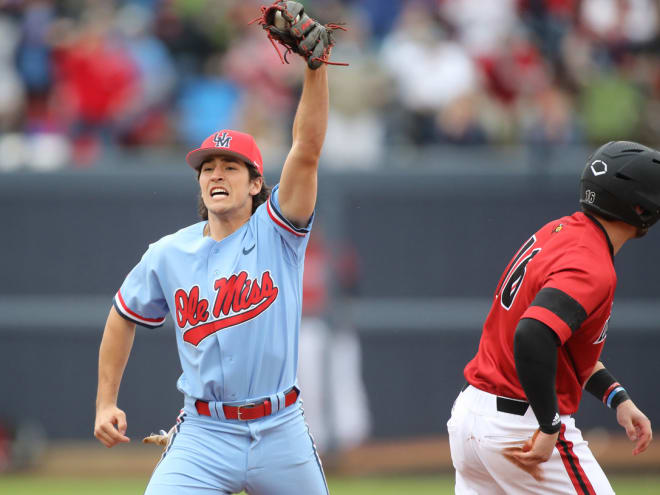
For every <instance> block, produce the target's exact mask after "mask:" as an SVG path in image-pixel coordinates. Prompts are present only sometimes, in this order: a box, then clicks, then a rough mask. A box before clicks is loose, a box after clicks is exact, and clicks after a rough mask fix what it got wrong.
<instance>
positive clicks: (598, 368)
mask: <svg viewBox="0 0 660 495" xmlns="http://www.w3.org/2000/svg"><path fill="white" fill-rule="evenodd" d="M602 369H605V365H604V364H603V363H602V362H601V361H597V362H596V365H595V366H594V369H593V370H592V371H591V374H590V375H589V378H587V379H586V380H585V382H584V385H585V386H586V385H587V383H589V380H590V379H591V377H592V376H594V375H595V374H596V372H598V371H600V370H602Z"/></svg>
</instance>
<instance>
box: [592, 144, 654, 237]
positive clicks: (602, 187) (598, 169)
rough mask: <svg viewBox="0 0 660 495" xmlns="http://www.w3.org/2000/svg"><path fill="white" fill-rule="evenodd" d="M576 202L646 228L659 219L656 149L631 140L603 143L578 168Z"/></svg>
mask: <svg viewBox="0 0 660 495" xmlns="http://www.w3.org/2000/svg"><path fill="white" fill-rule="evenodd" d="M580 204H581V205H582V208H583V209H584V210H586V211H588V212H593V213H595V214H596V215H601V216H603V217H605V218H607V219H613V220H620V221H622V222H625V223H628V224H630V225H634V226H635V227H639V228H642V229H647V228H649V227H650V226H651V225H653V224H654V223H655V222H657V221H658V219H660V152H658V151H656V150H654V149H652V148H649V147H648V146H644V145H642V144H639V143H634V142H632V141H610V142H609V143H607V144H604V145H603V146H601V147H600V148H598V149H597V150H596V151H595V152H594V153H593V154H592V155H591V156H590V157H589V159H588V160H587V165H586V167H585V168H584V172H582V178H581V179H580ZM637 206H639V207H641V208H642V210H643V211H642V212H641V213H637V208H636V207H637Z"/></svg>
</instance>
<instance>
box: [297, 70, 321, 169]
mask: <svg viewBox="0 0 660 495" xmlns="http://www.w3.org/2000/svg"><path fill="white" fill-rule="evenodd" d="M328 111H329V92H328V71H327V68H326V67H325V66H322V67H319V68H318V69H316V70H311V69H305V82H304V84H303V90H302V95H301V96H300V102H299V103H298V109H297V111H296V116H295V119H294V121H293V148H294V149H296V152H297V153H296V154H298V155H303V156H306V157H308V159H309V160H310V162H312V161H313V162H315V163H317V162H318V158H319V156H320V154H321V149H322V148H323V142H324V141H325V133H326V130H327V128H328Z"/></svg>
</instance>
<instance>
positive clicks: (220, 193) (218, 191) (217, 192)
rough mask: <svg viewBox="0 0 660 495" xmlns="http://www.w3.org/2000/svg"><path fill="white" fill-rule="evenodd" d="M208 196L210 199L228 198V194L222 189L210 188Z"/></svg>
mask: <svg viewBox="0 0 660 495" xmlns="http://www.w3.org/2000/svg"><path fill="white" fill-rule="evenodd" d="M210 195H211V197H212V198H217V197H219V196H229V193H228V192H227V190H226V189H225V188H224V187H213V188H211V192H210Z"/></svg>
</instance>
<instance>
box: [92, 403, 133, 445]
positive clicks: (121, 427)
mask: <svg viewBox="0 0 660 495" xmlns="http://www.w3.org/2000/svg"><path fill="white" fill-rule="evenodd" d="M126 426H127V425H126V413H124V411H122V410H121V409H119V408H118V407H116V406H109V407H106V408H102V409H99V410H97V411H96V421H95V423H94V436H95V437H96V438H97V439H98V440H99V442H101V443H102V444H103V445H105V446H106V447H108V448H110V447H114V446H115V445H117V444H118V443H127V442H130V441H131V440H130V438H128V437H127V436H126Z"/></svg>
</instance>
